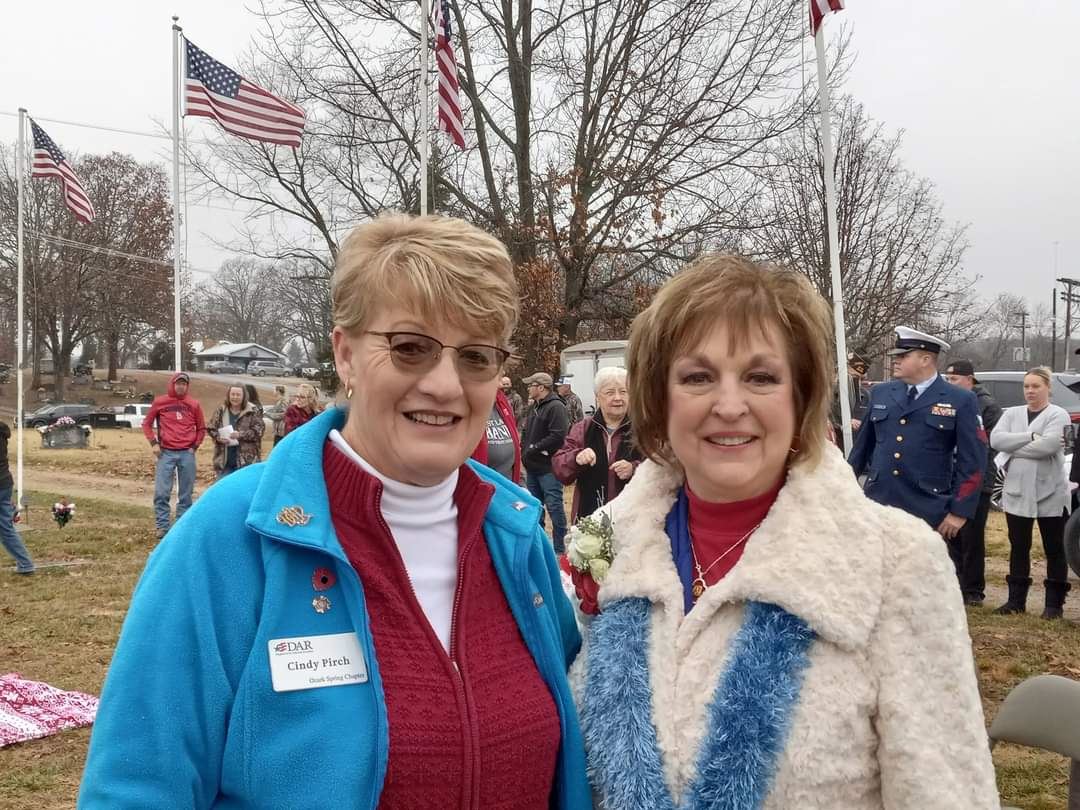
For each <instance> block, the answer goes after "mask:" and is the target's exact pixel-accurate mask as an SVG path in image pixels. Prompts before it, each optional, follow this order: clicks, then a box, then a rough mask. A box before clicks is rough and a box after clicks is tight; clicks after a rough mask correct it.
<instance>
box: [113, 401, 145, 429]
mask: <svg viewBox="0 0 1080 810" xmlns="http://www.w3.org/2000/svg"><path fill="white" fill-rule="evenodd" d="M149 412H150V403H148V402H146V403H142V402H140V403H136V404H132V405H125V406H124V412H123V413H118V414H117V415H116V423H117V424H118V425H123V426H125V427H130V428H141V427H142V423H143V417H145V416H146V414H148V413H149Z"/></svg>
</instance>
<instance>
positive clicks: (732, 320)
mask: <svg viewBox="0 0 1080 810" xmlns="http://www.w3.org/2000/svg"><path fill="white" fill-rule="evenodd" d="M720 323H723V324H724V325H725V326H726V327H727V330H728V335H729V337H730V339H731V341H732V344H733V345H732V346H731V349H732V350H734V349H736V348H738V347H739V346H741V345H743V344H744V342H745V341H746V340H747V339H748V338H749V337H750V335H751V334H752V333H757V334H760V335H762V336H764V337H765V338H767V339H771V340H779V341H781V342H782V344H783V346H784V348H785V349H786V351H787V357H788V362H789V363H790V365H791V371H792V374H793V390H794V397H795V416H796V440H795V442H796V446H795V449H797V450H798V453H797V454H796V456H795V458H794V461H793V463H794V464H800V465H802V464H805V465H809V466H811V467H813V466H815V465H816V464H817V462H818V461H819V460H820V459H821V455H822V453H823V451H824V447H825V445H826V443H827V442H828V414H829V410H830V406H831V403H832V396H833V387H834V378H835V376H836V363H835V359H834V357H833V347H832V316H831V313H830V311H829V305H828V304H827V303H826V302H825V299H823V298H822V297H821V295H820V294H819V293H818V292H817V290H815V289H814V286H813V284H811V283H810V280H809V279H807V278H806V276H804V275H803V274H801V273H798V272H795V271H794V270H788V269H786V268H781V267H774V266H769V265H764V264H758V263H756V262H753V261H750V260H749V259H744V258H741V257H739V256H726V255H707V256H703V257H701V258H699V259H697V260H696V261H694V262H693V263H692V264H691V265H690V266H689V267H688V268H687V269H686V270H684V271H683V272H681V273H679V274H678V275H677V276H675V277H674V278H672V279H671V280H670V281H668V282H667V283H666V284H665V285H664V286H663V287H662V288H661V289H660V292H658V293H657V294H656V297H655V298H653V301H652V303H651V304H650V305H649V307H648V308H647V309H646V310H645V311H644V312H642V313H641V314H640V315H638V316H637V318H635V319H634V324H633V327H632V328H631V332H630V345H629V346H628V347H627V364H626V366H627V372H628V376H629V386H628V387H629V391H630V418H631V420H632V421H633V424H634V432H635V434H636V439H637V443H638V445H639V447H640V448H641V450H642V452H643V453H644V454H645V455H646V456H648V457H649V458H651V459H653V460H655V461H659V462H661V463H668V464H670V463H672V462H675V461H676V459H675V458H674V457H673V455H672V453H671V448H670V445H669V444H668V440H667V422H668V377H669V374H670V371H671V365H672V363H673V362H674V360H675V358H676V357H678V356H680V355H681V354H683V353H685V352H688V351H691V350H692V349H693V348H694V347H695V346H697V345H698V344H699V343H701V341H703V340H704V339H705V338H706V337H707V336H708V334H709V333H710V332H711V331H712V330H713V329H715V328H716V326H717V325H718V324H720Z"/></svg>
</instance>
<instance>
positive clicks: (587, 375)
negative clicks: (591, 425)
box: [559, 340, 627, 413]
mask: <svg viewBox="0 0 1080 810" xmlns="http://www.w3.org/2000/svg"><path fill="white" fill-rule="evenodd" d="M626 344H627V341H625V340H590V341H589V342H587V343H576V344H574V345H573V346H567V347H566V348H565V349H563V350H562V354H561V355H560V357H559V368H560V369H561V376H563V377H570V378H571V380H570V386H571V388H572V389H573V391H574V393H575V394H577V395H578V396H579V397H580V398H581V407H582V408H583V409H584V410H585V413H591V412H592V411H594V410H596V392H595V391H593V378H594V377H595V376H596V372H598V371H599V370H600V369H602V368H607V367H609V366H623V367H625V366H626Z"/></svg>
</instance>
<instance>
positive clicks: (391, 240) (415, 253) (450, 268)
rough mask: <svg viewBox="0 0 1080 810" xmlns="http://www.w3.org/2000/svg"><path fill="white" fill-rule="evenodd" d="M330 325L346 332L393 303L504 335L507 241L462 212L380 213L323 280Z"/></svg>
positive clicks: (510, 327) (510, 281) (509, 322)
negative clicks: (460, 215)
mask: <svg viewBox="0 0 1080 810" xmlns="http://www.w3.org/2000/svg"><path fill="white" fill-rule="evenodd" d="M330 295H331V300H332V302H333V312H334V325H335V326H340V327H341V328H342V329H344V330H345V331H346V332H348V333H350V334H354V335H355V334H358V333H359V332H362V331H363V330H364V329H365V328H367V326H368V324H369V323H370V322H371V320H372V317H373V316H374V313H376V312H378V311H379V310H380V309H385V308H386V307H388V306H393V305H395V304H397V305H400V306H403V307H405V308H407V309H409V310H413V311H416V312H417V313H418V314H419V315H421V316H422V317H423V318H424V319H425V320H441V319H445V320H447V321H448V322H450V323H451V324H453V325H454V326H457V327H458V328H460V329H462V330H464V331H466V332H468V333H470V334H476V335H491V336H493V337H495V338H496V339H497V340H499V341H500V342H502V343H506V342H507V341H509V340H510V335H511V334H512V333H513V331H514V327H515V326H516V325H517V319H518V312H519V306H520V305H519V303H518V290H517V281H516V279H515V278H514V271H513V266H512V265H511V263H510V256H509V254H508V253H507V252H506V247H505V246H504V245H503V243H502V242H500V241H499V240H498V239H496V238H495V237H494V236H492V235H491V234H489V233H485V232H484V231H482V230H480V229H479V228H477V227H476V226H475V225H470V224H469V223H468V222H465V221H464V220H461V219H453V218H451V217H442V216H423V217H413V216H409V215H407V214H399V213H392V214H383V215H382V216H380V217H378V218H377V219H374V220H372V221H371V222H368V223H366V224H364V225H360V226H358V227H357V228H355V229H354V230H353V231H352V233H350V234H349V235H348V237H346V239H345V241H344V243H343V244H342V245H341V249H340V251H339V252H338V257H337V263H336V266H335V269H334V275H333V278H332V279H331V282H330Z"/></svg>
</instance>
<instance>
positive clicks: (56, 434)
mask: <svg viewBox="0 0 1080 810" xmlns="http://www.w3.org/2000/svg"><path fill="white" fill-rule="evenodd" d="M41 446H42V447H46V448H49V449H51V450H67V449H71V448H76V449H78V448H86V447H89V446H90V434H89V433H87V432H86V431H85V430H83V429H82V428H81V427H80V426H79V425H60V426H59V427H54V428H52V429H50V430H47V431H45V432H44V433H42V434H41Z"/></svg>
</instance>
